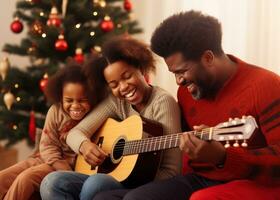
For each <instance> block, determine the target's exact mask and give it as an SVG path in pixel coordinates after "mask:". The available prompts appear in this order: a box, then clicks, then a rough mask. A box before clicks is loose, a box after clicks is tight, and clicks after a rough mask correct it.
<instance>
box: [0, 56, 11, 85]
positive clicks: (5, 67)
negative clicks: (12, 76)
mask: <svg viewBox="0 0 280 200" xmlns="http://www.w3.org/2000/svg"><path fill="white" fill-rule="evenodd" d="M9 68H10V61H9V59H8V58H7V57H5V58H4V59H3V60H2V61H1V62H0V75H1V78H2V80H5V78H6V76H7V73H8V71H9Z"/></svg>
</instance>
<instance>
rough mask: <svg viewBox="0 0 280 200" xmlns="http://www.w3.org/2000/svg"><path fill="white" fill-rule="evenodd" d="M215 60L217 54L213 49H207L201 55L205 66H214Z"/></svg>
mask: <svg viewBox="0 0 280 200" xmlns="http://www.w3.org/2000/svg"><path fill="white" fill-rule="evenodd" d="M214 60H215V55H214V54H213V52H212V51H210V50H206V51H204V52H203V54H202V56H201V62H202V64H203V65H204V66H212V65H213V63H214Z"/></svg>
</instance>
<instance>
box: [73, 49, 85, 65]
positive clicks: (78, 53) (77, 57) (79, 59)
mask: <svg viewBox="0 0 280 200" xmlns="http://www.w3.org/2000/svg"><path fill="white" fill-rule="evenodd" d="M74 60H75V61H76V62H77V63H80V64H82V63H83V62H84V60H85V58H84V54H83V50H82V49H81V48H77V49H76V55H75V56H74Z"/></svg>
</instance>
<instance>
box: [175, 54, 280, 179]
mask: <svg viewBox="0 0 280 200" xmlns="http://www.w3.org/2000/svg"><path fill="white" fill-rule="evenodd" d="M229 57H230V59H231V60H233V61H234V62H236V63H237V64H238V70H237V73H236V74H235V75H234V76H233V77H232V78H231V79H230V80H229V81H228V82H227V83H226V84H225V85H224V87H223V88H222V89H221V90H220V91H219V93H218V94H217V96H216V98H215V99H214V100H211V101H210V100H204V99H203V100H194V99H193V98H192V97H191V95H190V93H189V92H188V90H187V88H185V87H183V86H180V87H179V89H178V101H179V104H180V106H181V108H182V111H183V116H184V119H185V121H186V123H187V125H188V126H189V127H193V126H194V125H200V124H205V125H208V126H215V125H216V124H218V123H220V122H224V121H227V120H228V119H229V118H235V117H238V118H241V117H242V116H243V115H252V116H253V117H255V119H256V121H257V123H258V126H259V129H258V130H257V131H256V132H255V133H254V134H253V136H252V137H251V139H250V140H249V142H248V145H249V147H248V148H235V147H230V148H227V150H226V152H227V155H226V161H225V163H224V167H223V168H216V167H215V166H214V165H211V164H209V163H207V164H206V163H205V164H204V165H201V164H200V165H198V164H197V163H194V162H188V163H184V164H185V165H186V164H187V165H188V167H190V168H191V169H192V170H194V171H195V172H197V173H198V174H200V175H202V176H205V177H208V178H211V179H215V180H224V181H230V180H236V179H255V180H261V181H265V182H266V183H268V182H273V181H277V182H278V181H279V180H280V77H279V76H278V75H276V74H274V73H272V72H270V71H267V70H265V69H262V68H259V67H256V66H253V65H250V64H247V63H245V62H243V61H241V60H239V59H238V58H235V57H233V56H229Z"/></svg>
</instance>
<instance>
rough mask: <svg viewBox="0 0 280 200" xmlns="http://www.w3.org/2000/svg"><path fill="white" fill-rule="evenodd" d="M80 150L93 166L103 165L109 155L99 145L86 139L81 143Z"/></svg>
mask: <svg viewBox="0 0 280 200" xmlns="http://www.w3.org/2000/svg"><path fill="white" fill-rule="evenodd" d="M80 152H81V154H82V155H83V157H84V159H85V161H86V162H87V163H88V164H90V165H91V166H92V167H96V166H98V165H101V164H102V163H103V161H104V160H105V158H106V157H107V156H108V155H107V153H106V152H104V151H103V150H102V149H101V148H100V147H99V146H97V145H96V144H94V143H93V142H91V141H89V140H86V141H84V142H83V143H82V144H81V147H80Z"/></svg>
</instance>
